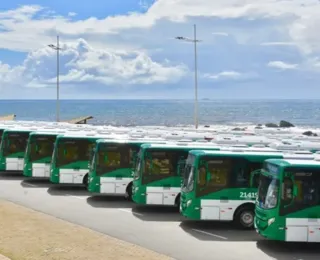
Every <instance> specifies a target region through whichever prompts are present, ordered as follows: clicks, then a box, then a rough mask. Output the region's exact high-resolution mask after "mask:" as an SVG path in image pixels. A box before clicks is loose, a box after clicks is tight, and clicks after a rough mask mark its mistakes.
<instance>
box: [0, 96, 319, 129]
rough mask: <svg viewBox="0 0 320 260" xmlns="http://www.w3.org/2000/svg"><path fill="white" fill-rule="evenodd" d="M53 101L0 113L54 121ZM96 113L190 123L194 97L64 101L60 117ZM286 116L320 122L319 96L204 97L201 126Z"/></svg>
mask: <svg viewBox="0 0 320 260" xmlns="http://www.w3.org/2000/svg"><path fill="white" fill-rule="evenodd" d="M55 111H56V101H55V100H0V117H1V116H2V115H7V114H16V116H17V117H16V119H17V120H45V121H55V117H56V115H55ZM89 115H90V116H93V117H94V119H93V120H90V121H89V123H92V124H107V125H166V126H175V125H192V124H193V123H194V117H193V116H194V103H193V101H191V100H61V101H60V118H61V120H69V119H73V118H77V117H80V116H89ZM280 120H287V121H290V122H291V123H293V124H294V125H297V126H301V127H310V128H315V127H316V128H317V127H320V100H200V101H199V123H200V124H201V125H213V124H219V125H252V124H265V123H268V122H272V123H279V121H280Z"/></svg>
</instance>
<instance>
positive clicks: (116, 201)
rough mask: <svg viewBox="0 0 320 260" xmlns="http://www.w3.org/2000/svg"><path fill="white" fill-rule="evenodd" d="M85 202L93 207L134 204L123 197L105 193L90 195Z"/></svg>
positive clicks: (126, 206) (117, 206)
mask: <svg viewBox="0 0 320 260" xmlns="http://www.w3.org/2000/svg"><path fill="white" fill-rule="evenodd" d="M87 203H88V204H89V205H90V206H92V207H94V208H132V206H133V205H134V203H133V202H131V201H128V200H126V199H125V198H124V197H119V196H106V195H98V196H91V197H89V198H87Z"/></svg>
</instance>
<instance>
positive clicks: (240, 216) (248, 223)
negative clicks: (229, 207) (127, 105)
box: [235, 207, 254, 229]
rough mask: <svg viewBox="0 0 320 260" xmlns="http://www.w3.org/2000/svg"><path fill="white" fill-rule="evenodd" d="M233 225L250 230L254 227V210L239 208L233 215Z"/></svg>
mask: <svg viewBox="0 0 320 260" xmlns="http://www.w3.org/2000/svg"><path fill="white" fill-rule="evenodd" d="M235 224H236V225H237V226H238V227H239V228H241V229H252V228H253V226H254V208H252V207H242V208H240V209H239V210H238V211H237V212H236V215H235Z"/></svg>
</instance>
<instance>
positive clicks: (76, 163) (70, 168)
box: [50, 132, 121, 185]
mask: <svg viewBox="0 0 320 260" xmlns="http://www.w3.org/2000/svg"><path fill="white" fill-rule="evenodd" d="M109 138H110V139H113V138H119V139H120V138H121V136H120V135H100V134H97V133H88V132H87V133H86V132H79V133H72V134H62V135H58V136H57V138H56V141H55V145H54V150H53V156H52V161H51V169H50V181H51V182H53V183H60V184H77V185H79V184H81V185H82V184H84V185H87V184H88V173H89V166H90V159H91V158H92V154H93V149H94V147H95V145H96V141H97V140H99V139H109Z"/></svg>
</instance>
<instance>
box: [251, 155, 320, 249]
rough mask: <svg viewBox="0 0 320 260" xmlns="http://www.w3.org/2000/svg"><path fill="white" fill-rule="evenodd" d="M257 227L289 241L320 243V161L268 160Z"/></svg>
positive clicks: (259, 195)
mask: <svg viewBox="0 0 320 260" xmlns="http://www.w3.org/2000/svg"><path fill="white" fill-rule="evenodd" d="M255 213H256V216H255V228H256V231H257V232H258V233H259V234H260V235H261V236H263V237H265V238H267V239H270V240H278V241H286V242H308V243H312V242H317V243H319V242H320V162H319V161H317V160H289V159H282V160H275V159H273V160H267V161H266V162H265V165H264V167H263V170H262V173H261V179H260V184H259V190H258V197H257V201H256V209H255Z"/></svg>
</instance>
